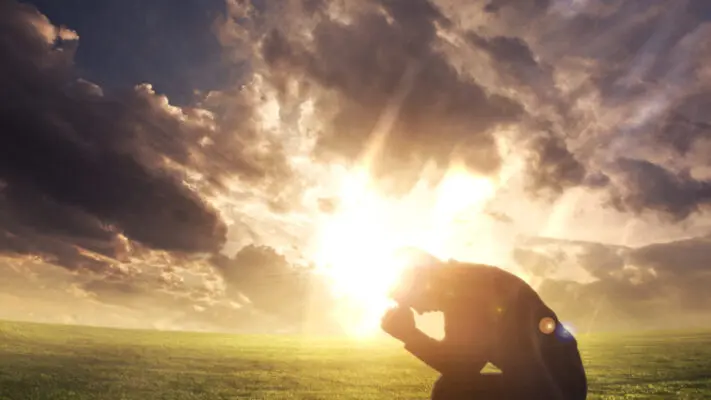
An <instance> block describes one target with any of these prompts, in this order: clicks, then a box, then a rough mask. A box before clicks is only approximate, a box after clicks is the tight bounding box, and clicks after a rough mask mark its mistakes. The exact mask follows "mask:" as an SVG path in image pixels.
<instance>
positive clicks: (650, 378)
mask: <svg viewBox="0 0 711 400" xmlns="http://www.w3.org/2000/svg"><path fill="white" fill-rule="evenodd" d="M580 342H581V349H582V353H583V357H584V360H585V363H586V367H587V369H588V374H589V379H590V386H591V396H590V398H591V399H621V398H624V399H706V398H709V399H711V332H678V333H656V334H646V335H625V336H621V335H593V336H589V337H581V338H580ZM435 378H436V376H435V374H434V373H433V372H432V371H430V370H429V369H427V368H426V367H424V366H423V365H421V364H420V363H419V362H418V361H417V360H415V359H413V358H412V357H410V356H408V355H407V354H406V353H405V352H404V350H402V348H401V347H399V346H398V345H396V344H395V343H392V342H377V343H375V342H370V343H359V342H354V341H348V340H345V339H335V338H325V339H323V338H322V339H318V338H313V337H312V338H308V337H288V336H241V335H222V334H197V333H163V332H148V331H146V332H144V331H124V330H112V329H99V328H86V327H72V326H51V325H36V324H25V323H5V322H1V323H0V399H2V400H7V399H12V400H33V399H57V400H58V399H77V400H79V399H81V400H85V399H102V400H112V399H117V400H118V399H137V400H152V399H171V400H179V399H424V398H427V395H428V392H429V389H430V387H431V383H432V381H433V380H434V379H435Z"/></svg>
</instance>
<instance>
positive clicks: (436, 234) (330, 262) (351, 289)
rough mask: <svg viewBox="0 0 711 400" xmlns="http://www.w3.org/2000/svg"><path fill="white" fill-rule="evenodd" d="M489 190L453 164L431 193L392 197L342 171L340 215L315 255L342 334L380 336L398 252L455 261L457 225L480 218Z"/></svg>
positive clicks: (363, 177) (325, 229)
mask: <svg viewBox="0 0 711 400" xmlns="http://www.w3.org/2000/svg"><path fill="white" fill-rule="evenodd" d="M494 192H495V185H494V183H493V182H492V181H491V180H489V179H488V178H485V177H481V176H476V175H472V174H470V173H468V172H467V171H466V169H465V168H464V167H463V166H461V165H458V164H455V165H453V166H452V167H451V168H450V169H449V170H448V172H447V174H446V175H445V177H444V178H443V179H442V180H441V181H440V183H439V184H438V185H437V186H436V187H431V186H430V185H427V184H426V183H425V182H424V181H422V182H420V183H419V184H417V185H415V187H414V188H413V189H412V191H410V192H409V193H408V194H407V195H406V196H403V197H399V198H397V199H395V198H391V197H387V196H384V195H383V194H382V193H380V192H379V191H378V190H377V188H376V187H375V185H373V183H372V182H371V180H370V176H369V174H368V171H367V170H366V169H356V170H354V171H351V172H349V173H347V174H346V176H344V177H343V179H342V180H341V187H340V191H339V196H338V197H339V201H340V204H339V208H338V210H337V211H336V212H335V213H334V214H333V215H331V216H330V217H329V218H328V219H326V220H325V221H324V222H323V223H322V224H321V226H320V227H319V229H318V235H317V244H316V246H315V248H316V250H315V256H314V262H315V264H316V267H317V271H319V273H321V274H323V275H324V276H325V277H326V278H327V280H328V281H329V283H330V285H331V289H332V291H333V293H334V295H335V296H336V297H337V298H338V304H337V307H338V311H339V313H338V317H339V321H340V323H341V324H342V326H343V328H344V329H345V330H346V331H347V332H348V333H350V334H351V335H353V336H358V337H367V336H373V335H376V334H378V332H380V329H379V326H380V318H381V316H382V315H383V313H384V312H385V311H386V310H387V308H388V307H389V306H391V301H390V300H389V299H388V293H389V292H390V290H391V289H392V288H393V287H394V286H395V285H396V284H397V281H398V277H399V275H400V273H401V271H402V268H404V267H405V263H404V262H403V260H402V259H401V258H399V257H398V254H399V250H401V249H403V248H417V249H421V250H424V251H426V252H428V253H430V254H432V255H434V256H436V257H438V258H441V259H447V258H450V257H453V256H454V254H453V253H454V252H455V251H454V250H455V249H454V248H453V247H452V243H454V242H455V241H453V240H452V236H453V235H454V234H455V232H456V225H457V223H458V221H460V220H461V218H463V217H465V218H473V217H475V216H476V215H479V214H481V211H482V208H483V207H484V205H485V204H486V202H487V200H489V199H490V198H491V197H492V196H493V194H494Z"/></svg>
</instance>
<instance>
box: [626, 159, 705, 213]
mask: <svg viewBox="0 0 711 400" xmlns="http://www.w3.org/2000/svg"><path fill="white" fill-rule="evenodd" d="M617 168H618V173H617V178H618V179H620V180H621V182H620V183H619V184H618V189H616V190H615V192H614V194H613V198H612V199H613V204H614V205H615V206H616V207H617V208H619V209H622V210H631V211H635V212H642V211H646V210H654V211H659V212H662V213H664V214H665V215H669V216H671V217H673V218H676V219H677V220H683V219H686V218H687V217H688V216H689V215H691V214H692V213H693V212H695V211H698V209H699V207H702V206H706V205H708V204H709V202H711V181H705V180H698V179H695V178H694V177H692V176H691V174H690V173H689V171H688V170H687V171H682V172H678V173H674V172H672V171H670V170H668V169H665V168H664V167H662V166H659V165H657V164H654V163H651V162H648V161H644V160H632V159H620V160H618V161H617Z"/></svg>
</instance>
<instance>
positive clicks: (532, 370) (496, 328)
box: [382, 261, 587, 400]
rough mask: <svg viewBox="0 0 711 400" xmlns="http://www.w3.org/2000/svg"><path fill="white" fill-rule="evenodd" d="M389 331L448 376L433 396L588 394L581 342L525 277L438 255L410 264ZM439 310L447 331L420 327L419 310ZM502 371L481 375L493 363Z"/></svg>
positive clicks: (564, 398)
mask: <svg viewBox="0 0 711 400" xmlns="http://www.w3.org/2000/svg"><path fill="white" fill-rule="evenodd" d="M393 298H394V299H395V300H396V301H397V303H398V307H396V308H393V309H392V310H390V311H389V312H388V313H387V314H386V315H385V316H384V317H383V321H382V328H383V330H384V331H386V332H387V333H389V334H390V335H392V336H393V337H395V338H397V339H399V340H401V341H402V342H403V343H404V344H405V349H407V350H408V351H409V352H410V353H412V354H413V355H415V356H416V357H417V358H419V359H421V360H422V361H423V362H425V363H426V364H427V365H429V366H430V367H432V368H434V369H435V370H437V371H438V372H439V373H440V374H442V376H441V377H440V379H439V380H438V381H437V382H436V383H435V387H434V389H433V391H432V398H433V399H456V398H462V399H465V398H470V399H475V398H483V399H510V400H514V399H540V400H548V399H550V400H559V399H560V400H579V399H580V400H582V399H585V398H586V397H587V378H586V376H585V370H584V367H583V363H582V360H581V358H580V353H579V351H578V346H577V341H576V340H575V338H574V337H573V336H572V335H571V334H570V332H568V331H567V330H566V329H565V328H564V327H563V326H562V325H561V324H560V322H559V320H558V317H557V316H556V314H555V313H554V312H553V311H552V310H551V309H550V308H549V307H547V306H546V305H545V303H544V302H543V301H542V300H541V298H540V297H539V296H538V294H537V293H536V292H535V291H534V290H533V288H531V287H530V286H529V285H528V284H526V282H524V281H523V280H521V279H520V278H518V277H517V276H515V275H513V274H511V273H509V272H506V271H504V270H502V269H500V268H496V267H492V266H487V265H479V264H465V263H458V262H453V261H450V262H447V263H444V262H439V261H437V262H434V263H429V264H427V265H423V266H415V267H412V268H409V269H408V270H407V271H406V273H405V274H404V276H403V280H402V282H401V285H400V286H399V287H398V289H397V290H396V291H395V293H393ZM412 310H415V311H417V312H418V313H424V312H429V311H440V312H442V313H443V315H444V323H445V337H444V339H443V340H441V341H438V340H435V339H432V338H430V337H429V336H427V335H425V334H424V333H423V332H421V331H420V330H419V329H417V327H416V325H415V320H414V314H413V311H412ZM488 362H490V363H492V364H494V365H495V366H496V367H498V368H499V369H500V370H501V374H482V373H481V370H482V368H483V367H484V366H485V365H486V364H487V363H488Z"/></svg>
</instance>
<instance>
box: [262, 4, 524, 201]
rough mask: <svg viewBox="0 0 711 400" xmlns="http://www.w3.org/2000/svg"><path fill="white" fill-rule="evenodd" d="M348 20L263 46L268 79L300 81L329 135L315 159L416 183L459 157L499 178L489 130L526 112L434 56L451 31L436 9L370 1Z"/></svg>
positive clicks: (323, 18) (326, 17)
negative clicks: (360, 165)
mask: <svg viewBox="0 0 711 400" xmlns="http://www.w3.org/2000/svg"><path fill="white" fill-rule="evenodd" d="M349 18H351V20H350V21H349V22H348V23H344V22H342V21H341V20H339V19H338V18H337V16H333V15H330V14H328V13H322V14H321V15H320V17H319V20H318V22H317V23H315V26H314V27H313V32H312V34H311V35H309V38H307V39H303V38H302V37H301V36H298V35H295V34H294V33H293V32H289V31H284V29H280V28H278V27H275V28H273V29H269V30H268V32H267V33H266V34H265V37H264V39H263V42H262V44H261V56H262V57H263V60H264V62H265V64H266V68H267V71H269V73H270V74H271V75H272V76H278V77H286V78H284V79H285V80H287V81H290V82H296V81H298V82H302V83H303V86H304V87H305V90H307V91H308V95H309V96H315V97H316V98H317V99H318V105H319V107H321V108H322V112H321V115H322V117H321V118H322V119H323V120H324V122H325V126H324V127H323V129H321V131H320V135H319V137H318V144H317V148H316V151H317V153H318V154H319V155H321V156H322V157H329V156H331V157H332V156H334V155H337V156H340V157H345V159H347V160H358V159H359V157H362V156H364V155H367V154H368V153H369V152H371V151H372V152H373V153H372V154H373V157H374V159H373V164H374V166H373V168H374V175H375V176H376V177H392V176H397V177H398V178H399V180H400V181H401V182H402V181H404V182H411V181H412V179H416V178H417V177H419V172H420V170H421V168H422V165H424V164H425V163H427V162H429V161H433V162H435V163H436V164H437V165H439V166H440V167H443V168H446V167H447V165H448V163H449V162H450V161H451V160H452V159H453V158H457V157H458V158H460V159H463V160H464V161H466V163H467V164H468V165H469V166H470V167H471V168H472V170H474V171H477V172H480V173H485V174H489V173H492V172H493V171H496V170H497V169H498V167H499V165H500V159H499V156H498V152H497V149H496V143H495V141H494V138H493V136H492V129H494V128H495V127H496V126H498V125H500V124H507V123H511V122H513V121H514V120H516V119H517V118H519V117H520V116H521V114H522V108H521V106H520V105H519V104H517V103H516V102H515V101H512V100H510V99H508V98H505V97H503V96H500V95H497V94H494V93H490V92H489V91H487V90H486V89H485V88H483V87H481V86H480V84H479V83H477V82H476V81H475V80H474V79H472V78H471V77H469V76H467V75H465V74H462V73H461V72H460V71H458V70H457V68H456V66H455V65H453V64H452V63H450V61H449V60H448V59H447V56H446V54H444V53H443V52H442V51H440V50H439V49H438V46H441V44H442V40H441V39H440V38H439V37H438V30H439V29H440V27H443V26H445V27H446V26H448V24H449V23H450V22H449V21H448V20H447V19H446V18H445V17H444V16H443V15H442V14H441V13H440V12H439V10H438V9H437V7H435V6H434V5H433V4H431V3H429V2H427V1H422V0H418V1H414V2H404V1H382V2H370V3H368V4H365V3H364V4H363V7H362V9H360V10H358V11H357V12H354V13H353V14H351V15H349ZM379 141H380V143H381V144H379V145H373V143H376V142H379ZM370 146H375V148H371V147H370ZM407 186H408V185H407V184H405V185H404V187H405V188H407Z"/></svg>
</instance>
